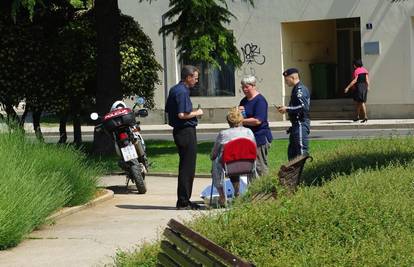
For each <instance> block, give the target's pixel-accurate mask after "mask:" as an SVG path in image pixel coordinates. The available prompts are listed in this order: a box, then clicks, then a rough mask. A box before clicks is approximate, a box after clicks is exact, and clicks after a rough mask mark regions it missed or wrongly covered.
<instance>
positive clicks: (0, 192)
mask: <svg viewBox="0 0 414 267" xmlns="http://www.w3.org/2000/svg"><path fill="white" fill-rule="evenodd" d="M0 162H1V167H2V171H1V173H0V249H5V248H7V247H11V246H15V245H16V244H18V243H19V242H20V241H21V240H22V239H23V238H24V236H25V235H26V234H28V233H30V232H31V231H32V230H33V229H34V228H35V227H36V226H38V225H40V224H41V223H43V222H44V220H45V218H46V217H47V216H48V215H50V214H51V213H52V212H54V211H55V210H57V209H58V208H60V207H63V206H65V205H66V206H71V205H78V204H81V203H85V202H87V201H89V200H90V199H91V198H92V197H93V195H94V193H95V190H96V183H97V179H96V177H97V175H98V173H99V172H100V171H99V170H98V169H97V168H95V167H93V166H88V165H87V162H86V159H85V157H84V156H83V155H82V154H80V152H77V151H75V150H74V149H72V148H70V147H63V146H62V147H59V148H56V147H54V146H52V145H47V144H43V143H28V142H27V141H26V140H25V138H24V135H23V134H22V133H18V132H10V133H3V134H0Z"/></svg>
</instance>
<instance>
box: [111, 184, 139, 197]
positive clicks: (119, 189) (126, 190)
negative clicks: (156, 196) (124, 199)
mask: <svg viewBox="0 0 414 267" xmlns="http://www.w3.org/2000/svg"><path fill="white" fill-rule="evenodd" d="M133 186H134V189H132V186H131V185H129V186H128V187H126V186H125V185H113V186H107V187H106V188H107V189H109V190H112V191H113V192H114V194H119V195H128V194H137V195H138V192H137V190H136V188H135V185H133Z"/></svg>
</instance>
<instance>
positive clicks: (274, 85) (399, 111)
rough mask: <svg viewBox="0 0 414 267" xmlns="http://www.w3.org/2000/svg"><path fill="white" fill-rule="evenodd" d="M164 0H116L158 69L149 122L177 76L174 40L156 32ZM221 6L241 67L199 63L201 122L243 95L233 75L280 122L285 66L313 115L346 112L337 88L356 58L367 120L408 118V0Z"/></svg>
mask: <svg viewBox="0 0 414 267" xmlns="http://www.w3.org/2000/svg"><path fill="white" fill-rule="evenodd" d="M168 3H169V1H167V0H157V1H152V3H151V4H150V3H147V2H142V3H138V1H131V0H119V7H120V9H121V10H122V12H123V13H125V14H127V15H131V16H133V17H134V18H135V19H136V20H137V21H138V22H139V23H140V24H141V26H142V27H143V30H144V32H145V33H146V34H147V35H149V36H150V38H151V39H152V41H153V45H154V50H155V53H156V58H157V60H158V62H159V63H160V64H161V65H162V66H163V68H164V71H163V72H161V73H160V78H161V80H162V81H163V83H162V84H161V85H159V86H158V87H157V90H156V92H155V103H156V110H155V111H153V112H152V115H151V116H150V118H149V120H151V123H162V122H163V121H164V114H163V113H164V112H163V109H164V103H165V100H166V97H167V94H168V89H169V88H170V87H172V86H173V85H175V84H176V83H177V82H178V81H179V71H180V62H179V60H178V57H177V55H176V49H175V41H174V40H173V39H172V37H171V36H167V37H165V36H162V35H159V34H158V30H159V29H160V27H161V26H162V23H163V16H162V14H164V13H165V12H166V11H167V10H168ZM228 5H229V9H230V11H231V12H232V13H233V14H234V15H235V16H236V17H237V19H233V21H232V23H231V24H230V25H228V28H229V29H231V30H232V31H233V34H234V36H235V37H236V40H237V43H236V45H237V47H238V48H239V51H240V57H241V59H242V61H243V62H244V63H243V66H242V67H241V68H240V69H236V70H234V69H232V68H231V67H228V68H224V70H225V71H223V72H221V73H219V72H217V71H214V70H211V68H209V67H208V66H207V67H206V66H205V68H204V67H203V68H202V71H201V72H202V74H201V76H202V77H203V78H202V81H201V82H202V84H203V85H202V86H201V87H200V88H201V89H200V90H199V92H197V93H196V96H192V101H193V104H194V106H195V107H196V106H197V105H198V104H200V105H201V107H202V108H203V109H204V111H205V115H204V116H203V119H202V121H201V122H224V121H225V120H224V116H225V115H224V114H225V112H226V111H227V109H228V108H229V107H232V106H236V105H238V103H239V101H240V99H241V98H242V97H243V96H244V95H243V93H242V92H241V90H240V80H241V78H242V77H243V76H245V75H249V74H252V75H255V76H256V77H257V79H258V84H257V87H258V89H259V90H260V92H261V93H262V94H263V95H264V96H265V97H266V99H267V101H268V103H269V120H282V119H283V117H282V116H280V115H278V114H277V113H276V112H275V110H274V108H273V106H272V104H286V103H287V102H288V101H289V98H290V88H288V87H286V86H285V84H284V80H283V76H282V72H283V70H284V69H286V68H290V67H296V68H298V69H299V70H300V74H301V79H302V81H303V83H304V84H305V85H306V86H308V88H309V89H310V91H311V94H312V101H311V103H312V105H311V109H314V110H315V111H316V112H314V115H315V116H314V117H312V118H313V119H315V118H318V117H320V118H330V119H335V118H346V117H347V116H352V115H350V114H349V112H351V110H352V106H351V109H349V106H350V105H352V101H351V99H350V98H349V96H346V95H344V94H343V89H344V87H345V86H346V84H347V83H348V82H349V81H350V80H351V75H352V60H353V59H356V58H361V59H362V61H363V63H364V66H365V67H366V68H367V69H368V70H369V72H370V80H371V86H370V91H369V93H368V102H367V106H368V116H369V118H412V114H414V0H405V1H404V0H400V1H392V0H279V1H276V0H256V1H255V7H254V8H253V7H249V6H248V5H247V4H246V3H242V2H241V1H240V0H236V1H234V2H233V1H228ZM224 72H225V73H224ZM344 107H348V109H347V108H344ZM341 111H343V112H342V115H343V114H345V115H343V116H341ZM322 113H323V114H322ZM351 118H352V117H349V119H351Z"/></svg>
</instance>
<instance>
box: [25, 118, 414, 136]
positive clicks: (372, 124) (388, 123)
mask: <svg viewBox="0 0 414 267" xmlns="http://www.w3.org/2000/svg"><path fill="white" fill-rule="evenodd" d="M269 126H270V128H271V130H272V131H283V130H286V128H287V127H289V126H290V122H289V121H271V122H269ZM141 127H142V129H143V131H144V132H145V133H147V134H160V133H171V132H172V128H171V127H170V126H169V125H167V124H158V125H157V124H143V125H141ZM227 128H228V124H227V123H202V121H201V122H200V124H199V125H198V126H197V132H199V133H217V132H218V131H220V130H222V129H227ZM407 128H408V129H410V128H414V119H384V120H368V122H366V123H360V122H353V121H351V120H313V121H311V129H312V130H352V129H407ZM25 129H26V131H27V132H28V133H33V126H32V125H31V124H29V123H26V124H25ZM93 129H94V127H93V126H82V132H83V133H84V134H92V133H93ZM42 132H43V134H44V135H48V134H56V133H58V132H59V127H58V125H56V126H52V127H51V126H48V125H45V126H43V125H42ZM67 132H68V133H72V132H73V128H72V127H71V126H68V127H67Z"/></svg>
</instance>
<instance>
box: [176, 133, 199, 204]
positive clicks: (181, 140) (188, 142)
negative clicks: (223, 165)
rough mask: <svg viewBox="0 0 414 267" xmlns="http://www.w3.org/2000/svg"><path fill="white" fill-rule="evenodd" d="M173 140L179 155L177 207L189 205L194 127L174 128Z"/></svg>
mask: <svg viewBox="0 0 414 267" xmlns="http://www.w3.org/2000/svg"><path fill="white" fill-rule="evenodd" d="M173 136H174V142H175V145H176V146H177V148H178V154H179V155H180V164H179V169H178V187H177V197H178V200H177V207H185V206H188V205H190V198H191V193H192V191H193V182H194V176H195V166H196V158H197V135H196V129H195V127H185V128H181V129H178V128H174V130H173Z"/></svg>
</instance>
